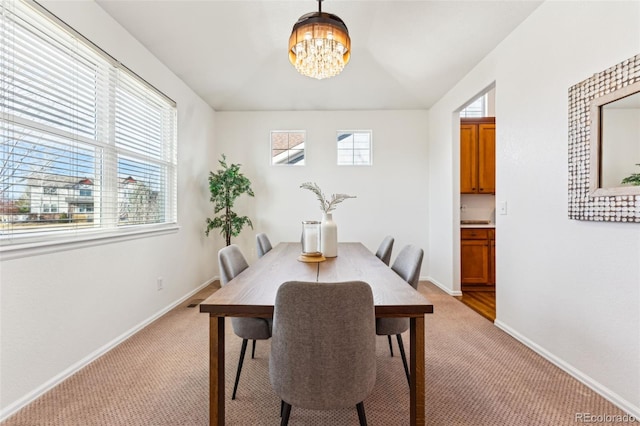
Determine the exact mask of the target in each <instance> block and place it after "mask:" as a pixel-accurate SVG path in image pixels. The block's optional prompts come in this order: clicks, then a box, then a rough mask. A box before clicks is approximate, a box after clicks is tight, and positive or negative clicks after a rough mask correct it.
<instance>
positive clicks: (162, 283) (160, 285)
mask: <svg viewBox="0 0 640 426" xmlns="http://www.w3.org/2000/svg"><path fill="white" fill-rule="evenodd" d="M156 283H157V285H158V291H160V290H162V289H163V288H164V278H162V277H158V281H157V282H156Z"/></svg>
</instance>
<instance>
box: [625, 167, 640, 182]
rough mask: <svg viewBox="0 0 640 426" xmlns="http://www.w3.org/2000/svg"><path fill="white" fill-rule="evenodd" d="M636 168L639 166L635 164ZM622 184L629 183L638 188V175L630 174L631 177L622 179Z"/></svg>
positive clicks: (639, 178) (639, 177)
mask: <svg viewBox="0 0 640 426" xmlns="http://www.w3.org/2000/svg"><path fill="white" fill-rule="evenodd" d="M636 166H640V164H636ZM622 183H623V184H625V183H630V184H631V185H635V186H639V185H640V173H632V174H631V176H627V177H626V178H624V179H622Z"/></svg>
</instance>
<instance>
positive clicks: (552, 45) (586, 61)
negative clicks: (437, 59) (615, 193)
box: [429, 1, 640, 417]
mask: <svg viewBox="0 0 640 426" xmlns="http://www.w3.org/2000/svg"><path fill="white" fill-rule="evenodd" d="M638 52H640V2H638V1H627V2H560V1H550V2H545V3H544V4H542V5H541V6H540V7H539V8H538V9H537V10H536V11H535V12H534V13H533V14H532V15H531V16H530V17H529V18H528V19H527V20H526V21H525V22H524V23H523V24H522V25H520V26H519V27H518V28H517V29H516V30H515V31H514V32H513V33H512V34H511V35H510V36H509V37H507V39H505V41H504V42H502V43H501V44H500V45H499V46H498V47H497V48H496V49H495V50H494V51H493V52H492V53H491V54H490V55H488V56H487V57H486V58H485V59H484V60H483V61H482V62H481V63H480V64H479V65H478V66H477V67H476V68H475V69H474V70H473V71H472V72H471V73H469V74H468V75H467V76H466V77H465V78H464V79H463V80H462V81H460V82H459V84H458V85H457V86H456V87H455V88H454V89H452V90H451V91H450V92H449V93H448V94H447V95H446V96H445V97H443V99H441V100H440V101H439V102H438V103H437V104H436V105H435V106H434V107H433V108H432V109H431V110H430V112H429V130H430V147H429V160H430V162H429V170H430V174H429V181H430V183H431V184H430V187H429V195H430V199H429V215H430V219H431V220H430V230H429V238H430V258H429V273H430V275H431V276H432V277H433V278H434V279H435V280H437V281H438V282H439V283H440V284H441V285H443V286H444V287H446V288H448V289H449V291H451V292H454V291H457V290H458V289H459V284H458V281H459V248H458V244H459V243H458V233H457V221H458V218H459V211H458V208H459V206H458V205H457V202H458V201H457V200H458V196H457V188H458V180H459V178H458V173H459V166H458V155H459V148H458V146H457V140H458V137H459V135H458V131H457V119H456V118H455V117H454V114H453V111H455V110H456V109H457V108H459V107H460V106H461V105H463V104H464V103H465V102H467V101H468V100H470V99H473V98H474V97H475V95H476V94H477V93H479V92H481V91H482V90H483V89H484V88H485V87H487V86H489V85H491V84H492V83H493V82H495V84H496V123H497V134H496V138H497V141H496V149H497V156H496V161H497V173H496V179H497V184H496V201H497V202H501V201H507V202H508V215H506V216H500V215H498V216H497V217H496V219H497V224H496V226H497V228H496V229H497V240H496V246H497V247H496V250H497V255H496V256H497V259H496V262H497V322H496V323H497V324H498V325H499V326H500V327H501V328H503V329H505V330H506V331H508V332H509V333H511V334H513V335H514V336H516V337H517V338H519V339H521V340H522V341H524V342H526V343H527V344H528V345H530V346H531V347H532V348H534V349H535V350H537V351H539V352H540V353H542V354H543V355H545V356H547V357H548V358H549V359H551V360H552V361H554V362H556V363H557V364H558V365H560V366H562V367H563V368H564V369H566V370H567V371H570V372H571V373H572V374H574V375H575V376H576V377H578V378H580V379H581V380H583V381H584V382H586V383H588V384H590V385H591V386H592V387H593V388H595V389H597V390H598V391H599V392H601V393H602V394H603V395H605V396H606V397H607V398H609V399H611V400H612V401H614V402H615V403H617V404H618V405H619V406H621V407H622V408H624V409H626V410H627V411H629V412H630V413H632V414H633V415H635V416H636V417H638V416H640V362H639V360H640V261H639V259H640V226H639V225H638V224H626V223H625V224H623V223H594V222H581V221H574V220H569V219H567V216H568V213H567V185H568V184H567V176H568V172H567V163H568V157H567V151H568V149H567V147H568V142H567V139H568V126H567V123H568V112H567V110H568V101H567V96H568V89H569V87H570V86H572V85H574V84H576V83H578V82H580V81H582V80H584V79H585V78H588V77H590V76H591V75H593V74H594V73H596V72H599V71H601V70H604V69H605V68H608V67H610V66H612V65H614V64H617V63H618V62H621V61H623V60H625V59H627V58H630V57H631V56H633V55H636V54H637V53H638Z"/></svg>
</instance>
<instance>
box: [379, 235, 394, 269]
mask: <svg viewBox="0 0 640 426" xmlns="http://www.w3.org/2000/svg"><path fill="white" fill-rule="evenodd" d="M394 241H395V240H394V239H393V237H392V236H390V235H387V236H386V237H384V240H382V242H381V243H380V246H379V247H378V251H376V257H377V258H378V259H380V260H382V261H383V262H384V264H385V265H387V266H389V262H390V261H391V251H392V250H393V242H394Z"/></svg>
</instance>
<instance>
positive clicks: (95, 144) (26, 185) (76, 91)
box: [0, 0, 177, 245]
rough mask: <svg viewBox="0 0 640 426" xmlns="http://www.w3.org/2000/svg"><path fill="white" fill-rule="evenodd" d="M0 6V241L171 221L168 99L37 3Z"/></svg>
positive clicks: (2, 2)
mask: <svg viewBox="0 0 640 426" xmlns="http://www.w3.org/2000/svg"><path fill="white" fill-rule="evenodd" d="M0 13H1V16H0V84H1V87H0V95H1V96H0V142H1V147H0V238H1V242H2V243H3V244H9V245H11V244H15V243H20V242H26V241H29V242H31V241H33V240H35V241H54V242H55V240H56V239H59V238H65V239H67V240H68V239H69V237H70V233H72V235H74V236H78V235H85V236H88V237H89V238H91V236H92V235H94V234H95V232H98V233H107V234H108V233H109V232H113V231H116V230H117V231H118V232H119V234H122V233H123V232H124V233H127V232H128V231H129V230H133V231H136V232H137V231H140V230H141V228H144V229H154V228H158V227H163V226H166V225H168V224H175V223H176V221H177V217H176V216H177V206H176V199H177V197H176V182H177V176H176V169H177V156H176V143H177V135H176V133H177V129H176V126H177V123H176V106H175V102H173V101H172V100H170V99H169V98H167V97H166V96H165V95H163V94H162V93H160V92H159V91H158V90H156V89H154V88H153V87H151V86H150V85H149V84H148V83H146V82H145V81H144V80H142V79H140V78H139V77H138V76H136V75H135V74H134V73H132V72H131V71H129V70H128V69H127V68H125V67H124V66H123V65H121V64H120V63H118V62H117V61H115V60H114V59H113V58H111V57H110V56H108V55H106V54H105V53H104V52H102V51H101V50H100V49H99V48H97V47H96V46H94V45H93V44H92V43H91V42H89V41H88V40H86V39H84V38H83V37H82V36H81V35H79V34H78V33H76V32H75V31H73V30H72V29H71V28H69V27H68V26H66V25H65V24H64V23H62V22H60V21H58V20H57V19H56V18H55V17H52V16H51V15H50V14H49V13H48V12H47V11H46V10H44V9H42V8H41V7H40V6H38V5H37V4H35V3H33V2H22V1H16V0H0Z"/></svg>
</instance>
